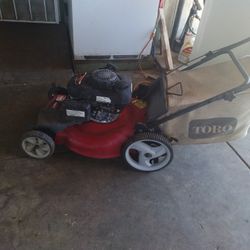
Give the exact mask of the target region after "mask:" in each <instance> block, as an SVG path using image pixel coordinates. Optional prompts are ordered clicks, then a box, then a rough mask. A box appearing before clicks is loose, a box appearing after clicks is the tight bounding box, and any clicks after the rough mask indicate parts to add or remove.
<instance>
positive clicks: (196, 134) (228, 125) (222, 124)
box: [189, 117, 237, 139]
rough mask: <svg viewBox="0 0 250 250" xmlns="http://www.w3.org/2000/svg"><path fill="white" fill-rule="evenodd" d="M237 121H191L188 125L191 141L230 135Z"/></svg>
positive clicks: (214, 119) (232, 119) (218, 119)
mask: <svg viewBox="0 0 250 250" xmlns="http://www.w3.org/2000/svg"><path fill="white" fill-rule="evenodd" d="M236 125H237V120H236V119H235V118H233V117H226V118H212V119H202V120H193V121H191V122H190V123H189V137H190V138H191V139H204V138H212V137H216V136H221V135H229V134H232V133H233V132H234V130H235V128H236Z"/></svg>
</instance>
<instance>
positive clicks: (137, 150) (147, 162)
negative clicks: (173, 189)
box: [122, 133, 173, 172]
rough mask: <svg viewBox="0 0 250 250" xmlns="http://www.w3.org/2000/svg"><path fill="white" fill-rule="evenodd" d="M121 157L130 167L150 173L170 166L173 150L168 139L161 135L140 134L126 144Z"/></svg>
mask: <svg viewBox="0 0 250 250" xmlns="http://www.w3.org/2000/svg"><path fill="white" fill-rule="evenodd" d="M122 156H123V159H124V160H125V161H126V163H127V164H128V165H129V166H130V167H132V168H134V169H137V170H139V171H145V172H152V171H156V170H160V169H162V168H164V167H166V166H167V165H169V164H170V162H171V161H172V159H173V149H172V146H171V144H170V143H169V141H168V139H167V138H166V137H165V136H163V135H161V134H155V133H140V134H137V135H135V136H134V137H133V138H132V139H131V140H129V141H128V142H127V143H126V145H125V146H124V148H123V152H122Z"/></svg>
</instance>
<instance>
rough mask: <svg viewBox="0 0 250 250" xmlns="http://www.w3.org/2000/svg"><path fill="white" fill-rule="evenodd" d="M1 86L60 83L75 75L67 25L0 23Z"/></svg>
mask: <svg viewBox="0 0 250 250" xmlns="http://www.w3.org/2000/svg"><path fill="white" fill-rule="evenodd" d="M0 33H1V39H0V55H1V56H0V84H13V83H14V84H17V83H36V84H37V83H44V82H48V81H50V82H60V80H63V79H64V78H68V76H69V75H71V74H72V63H71V55H70V44H69V38H68V34H67V29H66V26H65V25H63V24H29V23H7V22H2V23H1V22H0Z"/></svg>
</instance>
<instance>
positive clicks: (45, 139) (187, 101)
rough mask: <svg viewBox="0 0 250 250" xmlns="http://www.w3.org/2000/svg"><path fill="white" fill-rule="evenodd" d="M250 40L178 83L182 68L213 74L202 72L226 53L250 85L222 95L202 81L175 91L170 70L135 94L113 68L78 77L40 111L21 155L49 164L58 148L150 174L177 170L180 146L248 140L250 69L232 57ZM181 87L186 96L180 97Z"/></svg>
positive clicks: (196, 66)
mask: <svg viewBox="0 0 250 250" xmlns="http://www.w3.org/2000/svg"><path fill="white" fill-rule="evenodd" d="M249 41H250V38H248V39H245V40H243V41H240V42H238V43H235V44H232V45H229V46H227V47H224V48H221V49H218V50H215V51H210V52H208V53H206V54H205V55H203V56H201V57H199V58H196V59H194V60H193V61H191V62H190V64H189V65H185V66H181V67H182V68H181V67H178V68H176V69H175V72H176V73H177V77H178V76H179V71H180V69H181V71H180V72H182V73H184V74H185V73H186V74H187V75H189V77H190V76H191V77H193V75H194V73H195V72H196V71H197V72H202V70H203V71H204V68H209V67H210V66H207V67H202V66H203V65H204V64H205V63H209V62H210V61H211V60H213V59H216V58H217V57H219V56H221V55H225V54H226V55H228V56H229V58H230V59H231V62H233V65H234V67H235V68H236V69H237V70H238V72H239V73H240V75H241V76H242V77H243V79H244V80H243V83H240V84H237V85H236V86H235V85H233V86H228V84H227V81H226V80H224V84H222V85H220V86H219V89H220V90H218V89H216V88H215V87H212V86H213V85H215V86H217V87H218V84H213V83H212V82H211V84H209V85H207V84H206V85H204V84H203V85H199V84H197V83H194V82H195V81H194V80H195V78H194V77H193V78H192V79H191V80H190V81H189V82H188V84H183V83H179V82H177V84H174V85H172V86H171V83H170V82H171V81H170V80H169V78H170V76H171V74H175V73H174V72H173V71H171V72H169V73H167V74H166V72H165V71H162V74H161V76H160V77H159V78H158V79H156V80H154V81H153V82H152V83H151V84H146V83H142V84H139V85H137V87H136V88H135V90H134V91H132V90H131V88H132V82H131V79H130V77H129V76H127V75H126V74H122V73H118V72H117V70H116V68H115V67H114V66H113V65H111V64H108V65H106V66H105V67H104V68H99V69H96V70H94V71H92V72H87V73H84V74H81V75H77V76H74V77H73V78H72V79H71V80H70V81H69V83H68V85H67V87H66V88H64V87H60V86H52V87H51V89H50V90H49V93H48V97H49V101H48V104H47V106H46V107H45V108H43V109H42V110H41V111H40V113H39V116H38V120H37V124H36V126H35V127H34V128H33V129H32V130H31V131H29V132H26V133H25V134H24V135H23V137H22V140H21V148H22V150H23V151H24V152H25V153H26V154H27V155H28V156H30V157H33V158H36V159H45V158H48V157H50V156H51V155H52V154H53V153H54V150H55V145H59V144H62V145H65V146H66V147H67V148H68V149H70V150H71V151H73V152H75V153H78V154H80V155H83V156H86V157H91V158H98V159H109V158H115V157H120V156H122V158H123V159H124V161H125V162H126V163H127V164H128V165H129V166H130V167H132V168H134V169H136V170H140V171H147V172H150V171H156V170H159V169H162V168H164V167H166V166H167V165H169V164H170V162H171V161H172V159H173V149H172V145H174V144H198V143H212V142H224V141H228V140H232V139H236V138H239V137H242V136H245V135H246V134H247V130H248V127H249V125H250V108H249V105H248V104H249V95H250V90H249V87H250V78H249V75H248V73H247V70H246V69H245V67H248V66H249V64H246V61H247V60H245V61H244V62H242V61H240V60H239V59H237V58H236V57H235V55H234V53H233V52H232V50H233V49H234V48H236V47H238V46H240V45H242V44H244V43H247V42H249ZM219 65H222V66H219ZM223 65H225V63H218V64H216V65H215V66H211V67H214V68H215V69H218V68H221V71H220V72H222V77H221V79H226V75H225V74H227V72H229V71H231V70H232V69H231V68H230V67H228V66H223ZM226 65H227V64H226ZM223 67H224V68H223ZM209 70H211V69H210V68H209ZM223 70H224V71H223ZM223 72H224V73H223ZM212 76H213V74H212V73H211V74H210V77H211V79H212ZM177 85H179V89H180V92H181V93H179V94H177V93H173V88H174V87H177ZM211 95H212V96H211Z"/></svg>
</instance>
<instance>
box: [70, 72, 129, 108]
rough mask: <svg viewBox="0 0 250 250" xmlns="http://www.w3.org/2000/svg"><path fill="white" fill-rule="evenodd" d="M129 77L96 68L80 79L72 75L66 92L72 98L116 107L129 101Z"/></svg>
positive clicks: (121, 106) (120, 106)
mask: <svg viewBox="0 0 250 250" xmlns="http://www.w3.org/2000/svg"><path fill="white" fill-rule="evenodd" d="M131 85H132V82H131V79H130V78H129V77H128V76H125V75H123V76H122V75H119V74H117V73H116V72H114V71H112V70H110V69H98V70H95V71H93V72H92V73H90V74H87V75H86V76H85V77H84V78H83V79H82V80H81V81H79V77H73V78H72V79H71V80H70V81H69V83H68V94H69V96H70V97H71V98H72V99H77V100H85V101H86V102H90V103H93V104H94V103H102V104H109V106H111V105H112V106H114V107H116V108H118V109H122V108H123V107H124V106H126V105H127V104H129V103H130V101H131V97H132V93H131Z"/></svg>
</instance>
